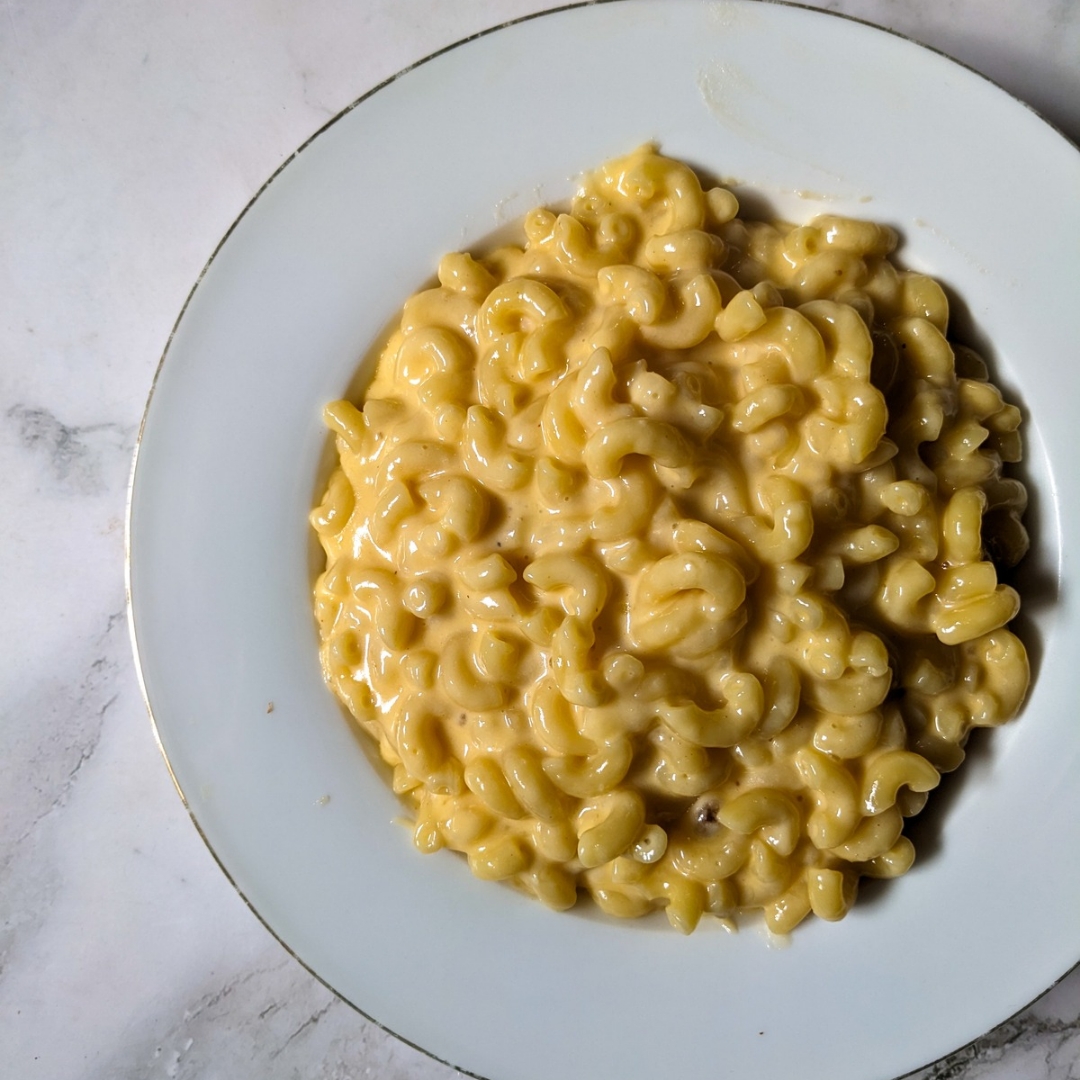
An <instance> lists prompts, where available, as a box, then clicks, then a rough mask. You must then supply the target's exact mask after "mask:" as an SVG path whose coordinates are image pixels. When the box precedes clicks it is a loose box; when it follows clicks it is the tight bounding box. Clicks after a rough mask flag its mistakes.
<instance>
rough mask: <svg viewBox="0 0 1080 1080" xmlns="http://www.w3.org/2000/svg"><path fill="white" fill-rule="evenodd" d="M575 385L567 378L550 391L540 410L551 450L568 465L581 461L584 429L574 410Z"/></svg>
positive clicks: (583, 447)
mask: <svg viewBox="0 0 1080 1080" xmlns="http://www.w3.org/2000/svg"><path fill="white" fill-rule="evenodd" d="M575 390H576V387H575V386H574V385H573V383H572V382H571V380H569V379H564V380H563V381H562V382H560V383H559V385H558V386H556V387H555V389H554V390H552V391H551V393H550V394H548V396H547V398H546V399H545V401H544V405H543V409H542V411H541V413H540V431H541V434H542V435H543V439H544V445H545V447H546V448H547V451H548V453H550V454H551V456H552V457H554V458H555V459H556V460H558V461H561V462H563V463H564V464H567V465H578V464H580V463H581V459H582V455H583V454H584V452H585V441H586V435H585V429H584V427H582V424H581V421H580V420H579V419H578V416H577V413H576V412H575V411H574V397H575Z"/></svg>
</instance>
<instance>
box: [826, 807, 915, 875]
mask: <svg viewBox="0 0 1080 1080" xmlns="http://www.w3.org/2000/svg"><path fill="white" fill-rule="evenodd" d="M903 828H904V818H903V815H902V814H901V813H900V811H899V810H898V809H897V808H896V807H895V806H891V807H889V809H887V810H883V811H882V812H881V813H880V814H875V815H874V816H873V817H865V818H863V819H862V821H861V822H860V823H859V826H858V828H857V829H856V830H855V831H854V832H853V833H852V834H851V836H849V837H848V839H847V840H845V841H844V842H843V843H842V844H837V845H836V846H835V847H834V848H833V849H832V850H833V854H835V855H839V856H840V858H841V859H845V860H846V861H847V862H869V861H870V860H871V859H876V858H879V857H880V856H882V855H884V854H885V853H886V852H887V851H889V850H890V849H891V848H892V846H893V845H894V844H895V843H896V842H897V840H899V839H900V833H901V831H902V830H903Z"/></svg>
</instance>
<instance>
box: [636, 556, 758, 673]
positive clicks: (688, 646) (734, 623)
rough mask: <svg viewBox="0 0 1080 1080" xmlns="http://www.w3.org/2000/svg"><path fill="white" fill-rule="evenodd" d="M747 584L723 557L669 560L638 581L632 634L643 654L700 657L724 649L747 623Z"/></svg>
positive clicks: (740, 573) (661, 562)
mask: <svg viewBox="0 0 1080 1080" xmlns="http://www.w3.org/2000/svg"><path fill="white" fill-rule="evenodd" d="M745 599H746V579H745V578H744V577H743V575H742V572H741V571H740V570H739V568H738V566H737V565H736V564H735V563H734V562H732V561H731V560H730V559H727V558H725V557H724V556H722V555H715V554H713V553H711V552H705V551H690V552H686V553H684V554H681V553H680V554H674V555H666V556H664V558H662V559H659V560H658V561H657V562H655V563H653V564H652V566H650V567H648V568H647V569H646V570H644V571H643V572H642V574H641V576H640V578H639V579H638V582H637V588H636V594H635V598H634V605H633V607H632V608H631V612H630V633H631V635H632V638H633V640H634V641H635V643H636V644H637V645H638V646H639V647H640V648H643V649H650V650H653V649H677V651H679V652H680V653H685V654H686V655H691V656H699V655H702V654H703V653H705V652H707V651H708V650H710V649H714V648H716V647H717V646H718V645H721V644H723V642H725V641H727V640H728V639H729V638H730V637H732V636H733V635H734V634H735V633H737V632H738V631H739V630H740V629H741V628H742V626H743V624H744V623H745V621H746V613H745V611H743V610H742V605H743V601H744V600H745Z"/></svg>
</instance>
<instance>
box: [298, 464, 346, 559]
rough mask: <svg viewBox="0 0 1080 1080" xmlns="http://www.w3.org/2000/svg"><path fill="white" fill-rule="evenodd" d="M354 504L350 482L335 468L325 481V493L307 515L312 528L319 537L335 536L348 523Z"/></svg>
mask: <svg viewBox="0 0 1080 1080" xmlns="http://www.w3.org/2000/svg"><path fill="white" fill-rule="evenodd" d="M355 505H356V495H355V493H354V492H353V488H352V484H350V483H349V479H348V477H347V476H346V475H345V473H344V472H343V471H342V470H341V469H335V470H334V471H333V473H332V474H331V475H330V479H329V480H328V481H327V484H326V494H325V495H323V497H322V501H321V502H320V503H319V505H318V506H317V507H316V508H315V509H314V510H312V511H311V514H310V515H309V520H310V521H311V526H312V528H313V529H315V531H316V532H317V533H318V534H319V536H320V538H329V537H332V536H336V535H337V534H338V533H340V532H341V530H342V529H343V528H344V527H345V525H347V524H348V521H349V518H350V517H351V516H352V512H353V508H354V507H355ZM324 542H325V539H324Z"/></svg>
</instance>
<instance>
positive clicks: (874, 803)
mask: <svg viewBox="0 0 1080 1080" xmlns="http://www.w3.org/2000/svg"><path fill="white" fill-rule="evenodd" d="M940 780H941V774H940V773H939V772H938V771H937V769H935V768H934V766H933V765H931V764H930V762H929V761H927V760H926V758H924V757H922V756H921V755H920V754H915V753H912V752H911V751H910V750H889V751H887V752H886V753H884V754H881V755H880V756H879V757H876V758H874V760H873V761H872V762H870V764H869V765H867V767H866V771H865V772H864V773H863V783H862V804H863V809H864V810H865V811H866V812H867V813H868V814H880V813H881V812H882V811H883V810H888V809H889V808H890V807H891V806H895V805H896V794H897V792H898V791H899V790H900V788H902V787H907V788H908V789H909V790H911V791H919V792H922V791H932V790H933V789H934V788H936V787H937V786H938V783H939V782H940ZM890 846H891V845H890Z"/></svg>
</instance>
